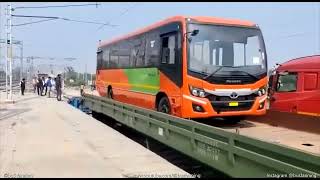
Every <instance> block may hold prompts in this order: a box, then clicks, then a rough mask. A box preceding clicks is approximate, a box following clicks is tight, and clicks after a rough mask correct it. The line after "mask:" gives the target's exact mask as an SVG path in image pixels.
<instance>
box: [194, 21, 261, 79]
mask: <svg viewBox="0 0 320 180" xmlns="http://www.w3.org/2000/svg"><path fill="white" fill-rule="evenodd" d="M193 30H198V33H197V34H196V35H193V36H190V35H189V38H188V41H189V46H188V47H189V58H188V69H189V70H190V71H193V72H198V73H200V74H202V75H203V76H204V77H210V76H215V75H218V74H220V75H221V74H230V72H235V71H239V72H242V74H243V73H245V74H246V75H249V76H253V77H256V76H257V75H261V74H264V73H266V72H267V67H266V65H267V64H266V63H267V61H266V53H265V48H264V43H263V38H262V34H261V31H260V30H259V29H258V28H247V27H234V26H221V25H208V24H194V23H190V24H189V25H188V31H189V32H192V31H193Z"/></svg>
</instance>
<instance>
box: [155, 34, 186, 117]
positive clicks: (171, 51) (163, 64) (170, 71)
mask: <svg viewBox="0 0 320 180" xmlns="http://www.w3.org/2000/svg"><path fill="white" fill-rule="evenodd" d="M160 37H161V46H160V47H161V60H160V65H159V69H160V88H161V89H160V91H163V92H165V93H166V94H167V95H168V96H169V99H170V101H171V104H172V106H173V107H172V110H173V113H174V114H176V115H178V114H177V113H179V112H177V111H178V108H179V106H180V103H181V100H180V99H179V97H180V95H181V86H182V69H181V68H182V60H181V45H180V42H181V40H180V39H181V38H180V37H179V33H178V32H177V31H174V32H171V33H166V34H162V35H161V36H160Z"/></svg>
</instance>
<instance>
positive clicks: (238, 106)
mask: <svg viewBox="0 0 320 180" xmlns="http://www.w3.org/2000/svg"><path fill="white" fill-rule="evenodd" d="M266 101H267V96H266V95H264V96H261V97H256V98H255V100H252V101H238V102H230V101H211V102H210V101H209V100H208V99H207V98H199V97H194V96H189V95H183V106H182V108H183V109H182V111H181V112H182V117H183V118H209V117H225V116H248V115H249V116H252V115H253V116H258V115H264V114H266V106H267V103H266Z"/></svg>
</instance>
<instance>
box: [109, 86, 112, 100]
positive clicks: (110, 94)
mask: <svg viewBox="0 0 320 180" xmlns="http://www.w3.org/2000/svg"><path fill="white" fill-rule="evenodd" d="M108 98H110V99H113V92H112V88H109V89H108Z"/></svg>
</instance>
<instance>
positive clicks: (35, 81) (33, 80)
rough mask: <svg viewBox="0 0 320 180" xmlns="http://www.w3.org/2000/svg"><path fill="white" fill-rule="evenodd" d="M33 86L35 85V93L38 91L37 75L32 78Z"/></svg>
mask: <svg viewBox="0 0 320 180" xmlns="http://www.w3.org/2000/svg"><path fill="white" fill-rule="evenodd" d="M32 86H33V93H36V89H37V78H36V77H33V78H32Z"/></svg>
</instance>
